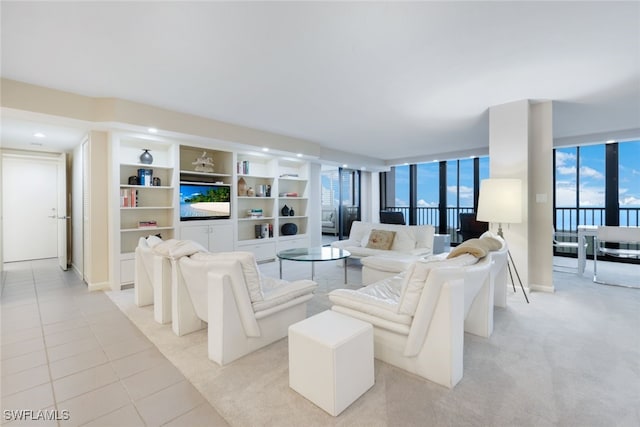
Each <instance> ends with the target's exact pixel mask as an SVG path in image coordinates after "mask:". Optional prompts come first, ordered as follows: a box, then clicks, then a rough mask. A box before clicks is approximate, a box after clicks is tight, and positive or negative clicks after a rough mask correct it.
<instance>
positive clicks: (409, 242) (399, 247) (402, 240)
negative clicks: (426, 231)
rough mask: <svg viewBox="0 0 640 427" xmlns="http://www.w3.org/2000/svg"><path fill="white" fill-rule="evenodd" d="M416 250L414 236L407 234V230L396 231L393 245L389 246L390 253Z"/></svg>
mask: <svg viewBox="0 0 640 427" xmlns="http://www.w3.org/2000/svg"><path fill="white" fill-rule="evenodd" d="M415 248H416V238H415V235H414V234H412V233H409V231H408V230H398V231H396V236H395V237H394V239H393V245H391V250H392V251H401V252H405V251H411V250H413V249H415Z"/></svg>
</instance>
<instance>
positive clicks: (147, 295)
mask: <svg viewBox="0 0 640 427" xmlns="http://www.w3.org/2000/svg"><path fill="white" fill-rule="evenodd" d="M199 251H202V252H206V249H205V248H204V247H202V246H201V245H199V244H198V243H196V242H193V241H191V240H176V239H169V240H162V239H160V238H159V237H157V236H149V237H141V238H140V239H139V240H138V246H137V247H136V250H135V257H134V265H135V267H134V268H135V273H134V284H133V288H134V293H133V295H134V302H135V304H136V305H137V306H138V307H143V306H146V305H151V304H153V318H154V320H155V321H156V322H158V323H163V324H164V323H169V322H171V258H177V257H181V256H186V255H191V254H193V253H196V252H199Z"/></svg>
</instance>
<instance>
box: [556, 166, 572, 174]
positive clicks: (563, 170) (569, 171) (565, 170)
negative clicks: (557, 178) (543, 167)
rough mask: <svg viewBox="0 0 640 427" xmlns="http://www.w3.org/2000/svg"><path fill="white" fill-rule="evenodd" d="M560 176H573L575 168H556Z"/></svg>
mask: <svg viewBox="0 0 640 427" xmlns="http://www.w3.org/2000/svg"><path fill="white" fill-rule="evenodd" d="M556 170H557V171H558V173H559V174H560V175H575V174H576V167H575V166H558V167H557V168H556Z"/></svg>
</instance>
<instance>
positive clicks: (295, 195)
mask: <svg viewBox="0 0 640 427" xmlns="http://www.w3.org/2000/svg"><path fill="white" fill-rule="evenodd" d="M298 196H299V194H298V193H297V192H295V191H289V192H286V193H280V195H279V197H298Z"/></svg>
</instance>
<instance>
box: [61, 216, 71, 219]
mask: <svg viewBox="0 0 640 427" xmlns="http://www.w3.org/2000/svg"><path fill="white" fill-rule="evenodd" d="M58 219H71V217H70V216H59V217H58Z"/></svg>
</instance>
